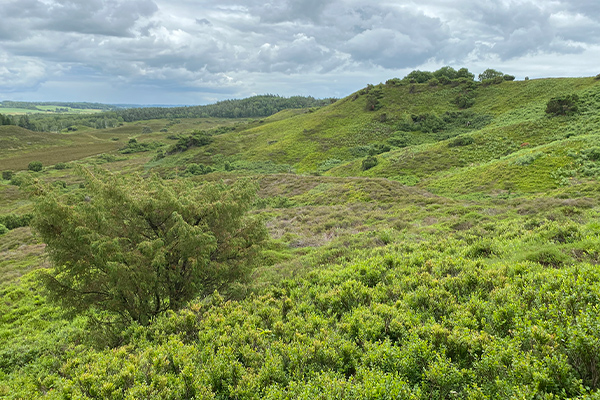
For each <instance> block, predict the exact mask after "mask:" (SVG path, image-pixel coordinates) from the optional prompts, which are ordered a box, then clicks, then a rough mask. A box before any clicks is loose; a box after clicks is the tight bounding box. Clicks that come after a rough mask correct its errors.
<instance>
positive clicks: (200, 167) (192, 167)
mask: <svg viewBox="0 0 600 400" xmlns="http://www.w3.org/2000/svg"><path fill="white" fill-rule="evenodd" d="M214 171H216V169H215V168H213V167H211V166H209V165H204V164H196V163H191V164H189V165H188V166H187V167H186V168H185V174H186V175H206V174H210V173H211V172H214Z"/></svg>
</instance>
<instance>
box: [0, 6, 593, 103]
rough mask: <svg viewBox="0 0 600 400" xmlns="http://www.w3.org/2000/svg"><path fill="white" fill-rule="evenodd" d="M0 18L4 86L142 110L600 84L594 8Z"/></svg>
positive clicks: (209, 10) (138, 10) (92, 12)
mask: <svg viewBox="0 0 600 400" xmlns="http://www.w3.org/2000/svg"><path fill="white" fill-rule="evenodd" d="M0 15H3V16H4V19H3V22H2V25H0V48H2V49H3V51H4V53H3V55H2V57H1V58H0V71H2V72H0V85H1V86H2V87H3V91H4V92H7V91H9V90H10V91H11V92H12V93H18V92H20V91H21V92H25V91H27V93H28V96H32V97H31V98H32V99H33V98H34V97H35V96H34V94H31V93H32V92H31V90H32V88H36V87H39V88H40V90H43V89H44V88H47V87H50V86H52V87H53V88H56V87H60V83H61V82H62V84H63V87H64V88H65V93H64V94H61V96H63V98H68V95H69V93H68V91H69V90H72V88H73V87H72V86H69V85H66V84H65V83H64V82H66V81H77V82H80V83H81V82H85V81H86V79H88V80H91V81H93V82H94V84H96V82H98V81H104V82H106V83H107V85H113V84H114V85H121V86H123V87H124V88H128V89H127V90H126V91H125V92H126V93H127V96H128V97H130V96H133V94H134V93H136V92H137V93H140V100H139V101H140V102H145V101H146V99H148V93H149V90H150V89H152V90H154V91H155V92H156V97H160V96H161V95H162V96H163V97H169V96H171V97H170V98H171V99H176V98H177V96H179V95H180V94H182V93H185V98H186V99H193V98H194V96H196V97H195V98H197V99H198V100H197V102H201V101H204V100H205V99H207V98H214V97H215V96H217V97H218V96H222V97H226V96H230V97H241V96H242V95H245V94H252V93H264V92H271V93H279V94H282V95H292V94H296V93H299V92H301V91H303V90H305V89H306V88H312V89H313V90H315V91H314V92H312V93H305V94H312V95H317V96H334V95H335V96H339V95H345V94H349V93H350V92H351V91H353V90H356V87H355V85H354V82H361V84H362V85H363V86H364V84H367V83H369V82H376V81H378V80H385V79H387V78H389V77H393V76H402V74H405V73H406V72H408V71H410V70H411V69H417V68H418V69H426V68H429V69H435V68H439V67H440V66H442V65H447V64H452V65H454V66H455V67H462V66H467V67H469V68H470V69H472V70H473V72H480V71H477V70H475V68H480V67H481V68H483V69H485V68H488V67H492V68H497V69H500V70H504V71H506V72H508V73H513V74H515V75H517V74H518V72H517V71H512V70H511V69H510V68H517V69H518V70H519V71H521V70H525V69H527V68H528V66H531V67H532V69H534V70H540V68H539V64H538V62H539V60H547V59H551V60H552V63H550V64H548V65H546V66H545V67H544V69H543V70H544V71H546V72H547V73H548V74H549V75H561V74H564V72H563V71H570V74H571V75H595V74H596V73H597V72H596V71H595V68H596V67H595V65H596V64H598V62H597V61H599V60H598V57H597V56H596V55H595V54H594V53H593V52H592V51H591V50H590V49H592V48H595V44H596V43H597V42H598V38H599V37H600V3H597V2H590V1H589V0H569V1H566V0H554V1H550V2H539V1H533V0H503V1H496V2H492V1H475V0H456V1H454V2H452V3H448V2H447V1H445V0H423V1H421V2H415V1H411V2H401V3H400V2H397V1H391V0H385V1H380V2H375V3H368V2H364V1H358V0H278V1H275V0H269V1H264V0H263V1H258V0H246V1H243V2H242V1H239V0H220V1H218V2H215V1H207V0H154V1H152V0H85V1H83V0H5V1H4V2H2V3H0ZM516 61H518V62H516ZM528 75H532V76H534V74H533V73H528ZM275 77H276V78H275ZM359 77H360V79H359ZM274 82H275V83H274ZM310 82H319V83H318V84H316V85H311V84H310ZM84 86H85V85H84ZM90 87H93V85H92V86H90ZM125 92H123V93H125ZM39 93H40V95H41V93H42V92H39ZM55 93H58V92H55ZM78 93H79V92H78ZM89 93H90V98H89V99H88V100H89V101H95V98H94V97H93V96H94V93H97V92H96V91H93V90H92V89H90V92H89ZM105 93H121V92H120V91H119V90H115V91H113V92H110V91H106V92H105ZM141 93H144V95H143V96H142V95H141ZM207 93H208V94H210V95H207ZM170 101H173V100H170ZM188 101H189V100H188ZM113 102H119V101H118V99H115V100H114V101H113ZM152 102H157V101H156V100H153V101H152ZM175 102H177V103H179V104H180V103H181V102H179V101H175ZM191 102H192V103H196V101H191Z"/></svg>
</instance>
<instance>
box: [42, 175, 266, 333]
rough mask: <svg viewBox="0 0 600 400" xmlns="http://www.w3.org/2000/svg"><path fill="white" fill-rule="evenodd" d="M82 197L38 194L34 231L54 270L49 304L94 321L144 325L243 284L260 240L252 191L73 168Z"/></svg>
mask: <svg viewBox="0 0 600 400" xmlns="http://www.w3.org/2000/svg"><path fill="white" fill-rule="evenodd" d="M80 172H81V173H82V175H83V176H84V180H85V183H86V184H85V188H86V191H87V196H86V198H85V199H83V198H82V199H81V200H80V201H74V202H73V201H71V202H69V201H68V200H67V199H65V198H63V197H60V196H59V193H57V191H56V190H52V189H51V188H48V187H44V186H38V187H37V193H38V196H37V197H36V199H35V200H36V201H35V213H34V219H33V221H32V226H33V228H34V229H35V230H36V231H37V232H38V233H39V234H40V236H41V238H42V239H43V241H44V242H45V243H46V244H47V247H46V249H47V252H48V254H49V257H50V260H51V262H52V265H53V267H54V268H53V269H52V270H47V271H44V272H43V273H42V274H41V275H40V277H41V281H42V282H43V284H44V287H45V289H46V292H47V294H48V296H49V298H50V299H51V300H53V301H54V302H56V303H58V304H60V305H61V306H63V307H65V308H66V309H69V310H71V311H74V312H76V313H82V314H85V315H88V316H90V317H93V318H99V317H103V318H104V319H106V320H109V321H120V322H124V323H128V322H131V321H137V322H138V323H140V324H142V325H147V324H148V323H149V322H150V320H151V319H152V318H153V317H154V316H156V315H157V314H159V313H162V312H163V311H165V310H177V309H179V308H181V307H182V306H184V305H185V303H186V302H187V301H189V300H191V299H192V298H194V297H196V296H207V295H209V294H211V293H213V292H214V291H215V290H220V291H225V293H227V290H228V289H230V288H231V287H232V285H234V284H235V283H238V282H243V281H244V279H245V278H246V277H247V276H248V273H249V271H250V269H251V267H252V265H253V262H254V260H255V258H256V257H255V256H256V255H257V252H258V250H259V249H260V247H261V245H262V243H263V242H264V240H265V239H266V237H267V233H266V229H265V227H264V224H263V223H262V222H261V220H259V219H257V218H256V217H250V216H247V215H246V213H247V211H248V210H249V209H250V207H251V206H252V204H253V201H254V197H255V195H256V187H255V185H253V184H251V183H249V182H247V181H239V182H237V183H235V184H233V185H232V186H225V185H224V184H213V183H206V184H204V185H200V186H198V185H197V184H193V183H191V182H189V181H187V180H185V181H184V180H178V181H171V182H168V183H167V182H163V181H162V180H161V179H160V178H158V177H154V178H152V179H148V180H144V179H142V178H141V177H139V176H138V177H135V178H134V179H126V178H122V177H117V176H114V175H110V174H109V173H107V172H103V171H101V170H94V171H93V172H92V171H89V170H85V169H81V170H80Z"/></svg>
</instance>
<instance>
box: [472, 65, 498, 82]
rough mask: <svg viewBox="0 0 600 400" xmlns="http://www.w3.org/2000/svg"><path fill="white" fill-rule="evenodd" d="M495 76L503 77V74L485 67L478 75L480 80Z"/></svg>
mask: <svg viewBox="0 0 600 400" xmlns="http://www.w3.org/2000/svg"><path fill="white" fill-rule="evenodd" d="M497 77H500V78H502V79H504V74H503V73H502V72H500V71H496V70H495V69H491V68H488V69H486V70H485V71H483V72H482V73H481V74H479V76H478V78H479V80H480V81H485V80H487V79H495V78H497Z"/></svg>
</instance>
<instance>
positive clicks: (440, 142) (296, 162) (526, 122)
mask: <svg viewBox="0 0 600 400" xmlns="http://www.w3.org/2000/svg"><path fill="white" fill-rule="evenodd" d="M599 88H600V86H599V82H598V81H597V80H596V79H594V78H569V79H540V80H529V81H520V82H514V81H513V82H503V83H502V84H490V85H481V84H475V83H474V82H468V83H462V84H457V85H438V86H430V85H428V84H403V85H393V84H380V85H377V86H372V87H368V88H366V89H363V90H362V91H359V92H357V93H355V94H353V95H351V96H348V97H346V98H344V99H342V100H340V101H338V102H336V103H335V104H333V105H331V106H329V107H324V108H322V109H319V110H316V111H314V112H306V113H304V114H301V115H297V116H294V117H293V118H286V119H281V120H278V121H274V122H270V123H269V119H267V120H265V124H264V125H263V126H260V127H256V128H253V129H248V130H245V131H243V133H241V134H240V133H238V132H235V133H228V134H224V135H220V136H219V137H216V138H215V141H214V142H213V144H211V145H210V146H209V147H207V148H206V149H205V151H204V152H203V154H201V155H198V156H197V158H196V161H199V162H204V163H211V156H214V154H219V155H223V156H226V157H230V158H231V159H232V160H236V159H241V160H248V161H254V162H256V161H264V160H269V161H271V162H275V163H279V164H288V165H291V166H292V168H294V170H295V171H296V172H298V173H307V172H317V171H320V170H321V171H322V170H323V169H324V167H326V165H327V160H330V161H331V160H339V161H340V162H342V163H343V162H347V161H351V160H353V159H354V160H359V159H362V158H364V157H365V156H366V155H367V154H368V152H369V148H368V146H373V145H377V144H380V145H389V146H391V148H392V150H393V151H392V152H390V153H389V154H386V155H385V156H383V160H384V162H385V161H387V162H386V167H384V166H381V167H379V169H377V170H374V171H370V172H369V173H365V174H364V175H366V176H381V177H392V176H398V175H403V174H404V175H414V176H416V177H418V178H423V177H426V176H430V175H432V174H434V173H435V172H439V171H445V170H447V169H448V168H453V167H465V166H470V165H471V164H473V163H477V164H479V163H482V162H488V161H491V160H494V159H498V158H500V157H502V156H506V155H508V154H510V153H512V152H516V151H519V150H521V149H522V148H523V147H527V148H529V149H530V148H534V147H535V146H537V145H542V144H547V143H550V142H552V141H555V140H559V139H563V138H564V137H566V136H574V135H581V134H589V133H594V132H597V130H598V120H597V118H596V117H595V115H597V110H598V105H599V104H598V103H597V96H598V91H599V90H600V89H599ZM462 93H469V96H471V97H472V98H473V99H474V104H473V106H472V107H470V108H468V109H464V110H461V109H459V107H458V106H457V105H456V104H455V103H454V101H455V99H456V97H457V96H459V95H461V94H462ZM572 93H575V94H578V95H579V96H580V98H581V102H582V106H581V107H580V108H581V113H580V114H579V115H577V116H575V117H572V118H548V116H547V114H546V113H545V112H544V110H545V108H546V103H547V102H548V101H549V100H550V99H551V98H552V97H556V96H561V95H566V94H572ZM372 98H377V103H378V104H377V110H376V111H371V110H368V109H367V108H368V107H367V102H368V101H369V99H372ZM412 117H414V118H412ZM415 119H416V120H417V121H415ZM458 135H467V136H469V137H471V138H472V139H473V141H474V143H473V145H472V146H465V147H464V148H462V147H460V146H448V144H449V143H451V142H450V141H449V139H450V138H453V137H455V136H458ZM426 144H429V146H423V147H419V148H414V146H415V145H426ZM404 146H407V147H408V148H407V149H404V150H403V149H399V147H404ZM394 149H396V150H394ZM406 154H410V157H411V159H410V162H409V163H408V164H409V165H404V164H403V161H402V160H403V159H405V158H406ZM357 162H358V163H360V160H359V161H357ZM330 164H332V163H331V162H330ZM348 169H349V170H348ZM330 173H331V174H334V175H345V176H353V175H357V174H362V172H361V171H360V170H359V169H358V168H356V166H355V167H352V166H349V167H342V168H340V169H336V170H333V171H331V172H330Z"/></svg>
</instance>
